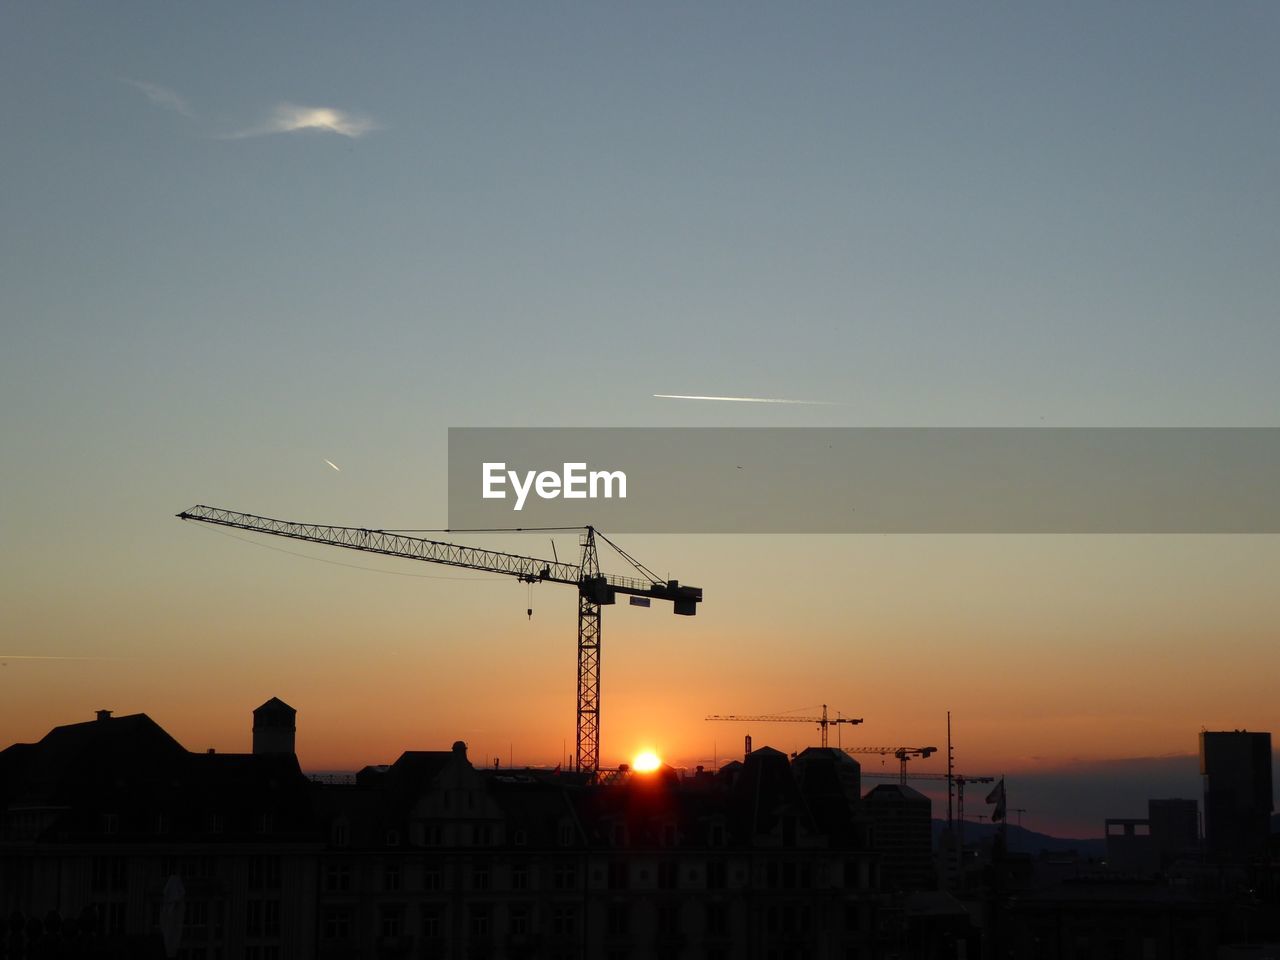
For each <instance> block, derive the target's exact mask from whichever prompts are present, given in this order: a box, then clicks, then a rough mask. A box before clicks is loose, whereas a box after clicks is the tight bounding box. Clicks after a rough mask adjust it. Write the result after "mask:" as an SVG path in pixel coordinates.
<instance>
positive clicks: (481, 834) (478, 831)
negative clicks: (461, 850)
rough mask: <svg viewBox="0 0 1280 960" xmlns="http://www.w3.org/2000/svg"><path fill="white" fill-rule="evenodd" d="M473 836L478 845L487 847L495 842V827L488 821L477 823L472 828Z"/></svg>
mask: <svg viewBox="0 0 1280 960" xmlns="http://www.w3.org/2000/svg"><path fill="white" fill-rule="evenodd" d="M472 837H473V842H474V843H475V845H476V846H477V847H487V846H489V845H490V844H492V843H493V827H492V826H491V825H490V824H487V823H477V824H476V825H475V826H474V827H473V828H472Z"/></svg>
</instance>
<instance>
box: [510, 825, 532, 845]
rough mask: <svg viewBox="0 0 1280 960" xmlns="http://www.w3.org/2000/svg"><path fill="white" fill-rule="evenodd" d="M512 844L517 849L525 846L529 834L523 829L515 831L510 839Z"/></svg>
mask: <svg viewBox="0 0 1280 960" xmlns="http://www.w3.org/2000/svg"><path fill="white" fill-rule="evenodd" d="M512 842H514V843H515V845H516V846H517V847H523V846H525V845H526V844H528V842H529V832H528V831H527V830H523V829H520V830H517V831H516V832H515V835H514V836H513V837H512Z"/></svg>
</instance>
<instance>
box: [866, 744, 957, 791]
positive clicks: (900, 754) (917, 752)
mask: <svg viewBox="0 0 1280 960" xmlns="http://www.w3.org/2000/svg"><path fill="white" fill-rule="evenodd" d="M844 752H845V753H849V754H857V753H863V754H866V753H874V754H879V755H880V756H882V757H896V758H897V759H898V779H899V780H900V781H901V782H902V783H903V784H904V785H905V784H906V782H907V760H908V759H910V758H911V757H921V758H927V757H929V756H930V755H932V754H935V753H937V752H938V748H937V747H845V748H844Z"/></svg>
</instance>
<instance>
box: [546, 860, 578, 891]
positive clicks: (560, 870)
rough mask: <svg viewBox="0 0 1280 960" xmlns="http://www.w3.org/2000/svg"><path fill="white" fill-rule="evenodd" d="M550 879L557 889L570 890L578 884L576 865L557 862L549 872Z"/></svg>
mask: <svg viewBox="0 0 1280 960" xmlns="http://www.w3.org/2000/svg"><path fill="white" fill-rule="evenodd" d="M551 881H552V884H553V885H554V886H555V888H556V889H557V890H572V889H573V888H574V887H576V886H577V885H578V868H577V865H576V864H572V863H557V864H556V866H555V870H554V871H553V872H552V874H551Z"/></svg>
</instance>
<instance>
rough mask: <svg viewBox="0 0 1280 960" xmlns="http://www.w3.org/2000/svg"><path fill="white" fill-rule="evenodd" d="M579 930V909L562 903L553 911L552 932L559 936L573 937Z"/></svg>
mask: <svg viewBox="0 0 1280 960" xmlns="http://www.w3.org/2000/svg"><path fill="white" fill-rule="evenodd" d="M577 931H578V911H577V909H576V908H575V907H571V906H567V905H561V906H558V907H556V908H555V909H554V910H552V911H551V932H552V933H553V934H555V935H556V936H557V937H571V936H573V935H574V934H575V933H577Z"/></svg>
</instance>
